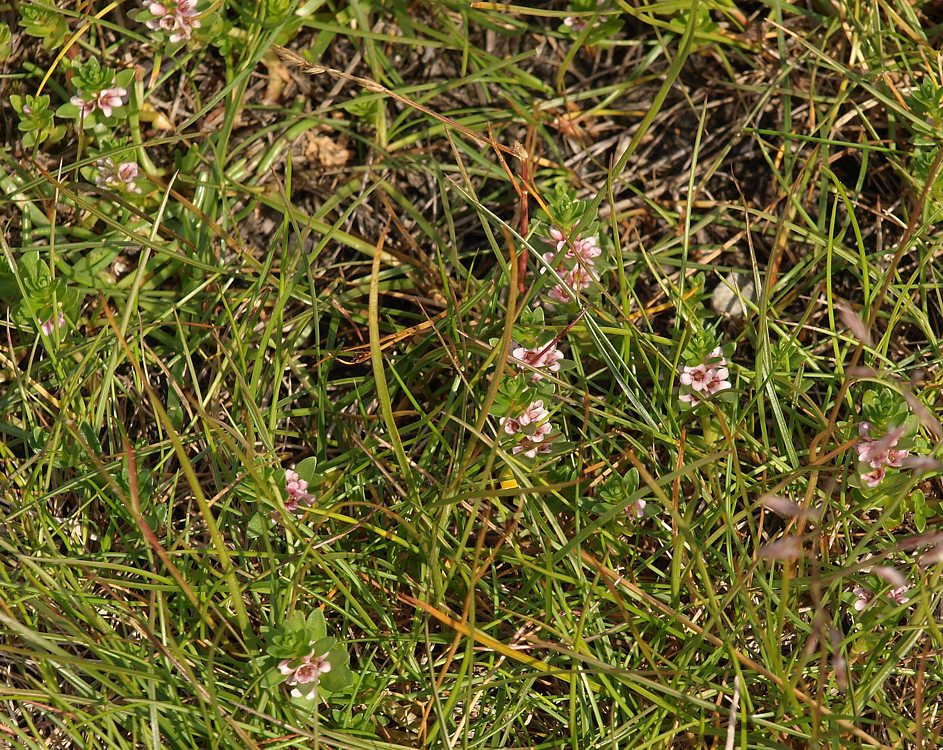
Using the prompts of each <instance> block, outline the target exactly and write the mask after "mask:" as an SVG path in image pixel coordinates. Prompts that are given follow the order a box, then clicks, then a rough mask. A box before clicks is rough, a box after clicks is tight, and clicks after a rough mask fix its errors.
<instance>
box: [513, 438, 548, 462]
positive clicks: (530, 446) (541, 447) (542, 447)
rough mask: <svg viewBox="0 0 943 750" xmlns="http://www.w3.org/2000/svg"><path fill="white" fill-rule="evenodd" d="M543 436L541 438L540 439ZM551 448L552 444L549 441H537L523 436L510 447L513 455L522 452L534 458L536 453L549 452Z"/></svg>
mask: <svg viewBox="0 0 943 750" xmlns="http://www.w3.org/2000/svg"><path fill="white" fill-rule="evenodd" d="M542 440H543V438H541V441H542ZM552 450H553V446H552V445H550V443H544V442H538V441H535V440H533V439H528V438H524V439H523V440H522V441H521V442H519V443H518V444H517V445H515V446H514V447H513V448H512V449H511V453H513V454H514V455H515V456H516V455H517V454H518V453H523V454H524V455H525V456H527V457H528V458H536V457H537V454H538V453H550V451H552Z"/></svg>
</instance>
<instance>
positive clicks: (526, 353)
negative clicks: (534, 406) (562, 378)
mask: <svg viewBox="0 0 943 750" xmlns="http://www.w3.org/2000/svg"><path fill="white" fill-rule="evenodd" d="M511 356H512V357H514V359H519V360H520V361H521V362H524V363H525V364H528V365H530V366H531V367H533V368H535V369H536V370H538V371H537V372H534V374H533V377H532V378H531V380H532V381H533V382H535V383H536V382H537V381H538V380H543V377H544V376H543V374H542V373H540V372H539V370H541V369H545V370H548V371H549V372H559V371H560V360H562V359H563V352H561V351H559V350H558V349H557V345H556V344H554V343H549V344H545V345H543V346H538V347H536V348H534V349H525V348H524V347H523V346H518V347H517V348H515V349H514V350H513V351H511Z"/></svg>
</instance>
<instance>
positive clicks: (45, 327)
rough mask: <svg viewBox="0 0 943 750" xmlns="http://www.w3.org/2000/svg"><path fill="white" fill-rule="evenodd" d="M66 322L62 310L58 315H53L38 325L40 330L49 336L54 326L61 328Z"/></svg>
mask: <svg viewBox="0 0 943 750" xmlns="http://www.w3.org/2000/svg"><path fill="white" fill-rule="evenodd" d="M65 324H66V320H65V315H63V314H62V311H60V312H59V314H58V315H53V316H52V317H51V318H49V320H47V321H46V322H45V323H40V324H39V327H40V328H41V329H42V332H43V333H45V334H46V335H47V336H51V335H52V332H53V331H54V330H55V329H56V328H63V327H64V326H65Z"/></svg>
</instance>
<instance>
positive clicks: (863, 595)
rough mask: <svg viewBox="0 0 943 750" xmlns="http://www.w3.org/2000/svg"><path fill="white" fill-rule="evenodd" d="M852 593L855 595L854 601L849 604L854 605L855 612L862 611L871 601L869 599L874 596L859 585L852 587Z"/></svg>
mask: <svg viewBox="0 0 943 750" xmlns="http://www.w3.org/2000/svg"><path fill="white" fill-rule="evenodd" d="M852 593H853V594H854V595H855V602H854V604H852V605H851V606H852V607H854V608H855V611H857V612H864V611H865V610H866V609H867V608H868V605H869V604H870V603H871V599H873V598H874V594H872V593H871V592H870V591H868V590H867V589H864V588H861V586H855V587H854V589H852Z"/></svg>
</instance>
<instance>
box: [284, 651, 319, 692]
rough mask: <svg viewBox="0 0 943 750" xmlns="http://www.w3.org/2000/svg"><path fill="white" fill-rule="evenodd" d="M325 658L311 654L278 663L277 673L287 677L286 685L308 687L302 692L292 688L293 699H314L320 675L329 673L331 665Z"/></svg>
mask: <svg viewBox="0 0 943 750" xmlns="http://www.w3.org/2000/svg"><path fill="white" fill-rule="evenodd" d="M327 657H328V655H327V654H322V655H321V656H315V655H314V652H312V653H310V654H309V655H308V656H303V657H302V658H301V659H284V660H283V661H280V662H279V663H278V671H279V672H281V673H282V674H283V675H285V676H286V677H288V679H287V680H285V682H286V684H288V685H309V686H310V687H308V688H304V689H303V690H299V689H298V688H297V687H293V688H292V690H291V694H292V695H293V696H294V697H296V698H305V699H306V700H312V699H313V698H314V697H315V695H316V694H317V690H318V680H319V679H320V678H321V675H322V674H327V673H328V672H330V671H331V663H330V662H329V661H328V660H327Z"/></svg>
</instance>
